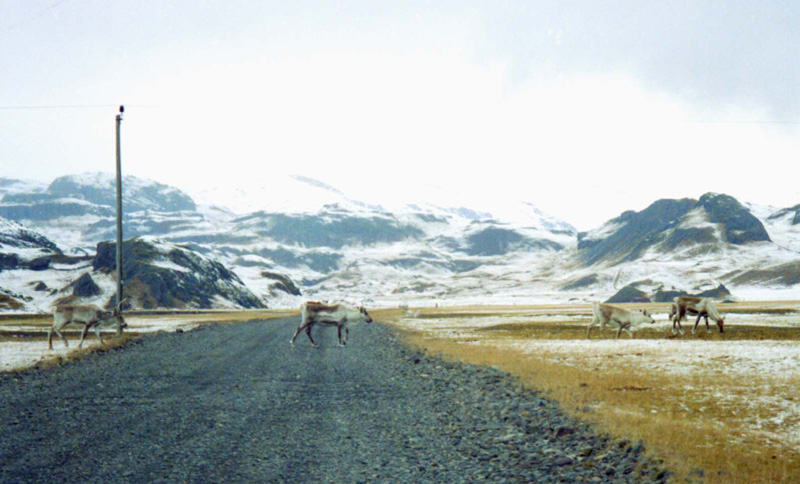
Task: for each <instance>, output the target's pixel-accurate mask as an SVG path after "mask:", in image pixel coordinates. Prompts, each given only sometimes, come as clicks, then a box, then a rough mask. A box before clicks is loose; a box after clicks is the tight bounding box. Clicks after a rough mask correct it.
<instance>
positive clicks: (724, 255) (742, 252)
mask: <svg viewBox="0 0 800 484" xmlns="http://www.w3.org/2000/svg"><path fill="white" fill-rule="evenodd" d="M792 213H793V212H792V211H791V209H786V210H777V209H774V208H772V207H756V206H752V205H743V204H741V203H739V201H737V200H736V199H734V198H733V197H731V196H729V195H722V194H714V193H707V194H705V195H703V196H702V197H700V199H699V200H692V199H681V200H658V201H656V202H654V203H653V204H651V205H650V206H649V207H647V208H646V209H644V210H643V211H641V212H633V211H629V212H625V213H623V214H621V215H620V216H619V217H617V218H614V219H612V220H610V221H608V222H606V223H605V224H604V225H602V226H601V227H599V228H597V229H595V230H593V231H590V232H586V233H580V234H578V245H577V251H576V254H575V259H576V260H578V261H579V262H580V263H581V264H582V265H583V266H584V268H583V269H580V270H578V271H576V273H575V275H574V276H573V280H571V281H569V283H568V284H567V285H566V286H567V287H566V288H568V289H571V290H576V289H578V288H579V287H580V286H581V285H583V286H584V289H590V290H592V291H598V292H600V293H608V292H614V291H618V290H622V289H625V288H627V289H628V290H629V291H630V290H631V289H636V291H638V292H639V293H640V294H642V295H648V296H651V297H652V296H656V297H655V298H656V299H659V297H658V295H659V294H660V293H668V294H672V293H675V292H690V293H695V294H697V293H702V292H704V291H711V290H715V289H718V288H719V285H720V284H723V283H724V286H726V287H728V288H729V290H731V291H732V292H733V294H734V296H736V295H737V294H739V295H740V297H748V296H750V297H765V296H764V294H765V293H766V292H767V290H769V291H771V292H772V293H773V296H774V297H780V295H781V294H784V295H786V294H789V295H791V294H794V293H796V292H797V288H795V287H793V286H795V285H796V284H797V282H796V281H794V282H793V280H792V278H785V277H784V278H781V277H780V275H781V274H784V275H785V274H786V273H787V272H791V268H792V267H794V266H795V265H796V264H798V262H800V251H799V250H798V249H800V246H798V235H800V231H798V228H800V227H796V226H795V225H792V222H793V221H794V219H793V215H792ZM787 264H788V265H787ZM754 270H755V271H757V272H753V271H754ZM770 274H771V275H773V276H774V277H772V276H770ZM731 287H733V288H735V290H733V289H730V288H731ZM790 297H796V296H790Z"/></svg>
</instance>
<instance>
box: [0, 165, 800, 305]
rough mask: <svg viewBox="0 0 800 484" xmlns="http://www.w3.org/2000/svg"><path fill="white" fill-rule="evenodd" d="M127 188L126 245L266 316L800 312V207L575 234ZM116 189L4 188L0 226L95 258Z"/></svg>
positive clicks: (413, 205)
mask: <svg viewBox="0 0 800 484" xmlns="http://www.w3.org/2000/svg"><path fill="white" fill-rule="evenodd" d="M123 187H124V193H125V196H124V205H125V207H124V214H125V218H124V230H125V238H126V239H128V238H132V237H141V236H144V239H143V240H155V239H153V237H156V238H157V240H160V241H161V242H159V243H163V244H172V245H173V246H175V247H176V248H179V249H180V250H186V251H190V252H191V253H195V254H198V255H200V256H202V257H205V258H207V259H208V260H209V261H215V262H218V263H220V264H222V266H223V267H224V268H226V269H230V270H231V271H232V274H234V275H235V276H236V277H237V278H239V279H240V280H241V282H242V283H243V284H244V285H246V286H247V288H249V290H250V291H252V292H253V293H254V294H255V295H256V296H257V297H258V298H259V299H260V300H261V301H262V302H264V303H265V304H267V305H269V306H295V305H296V304H297V303H298V302H299V301H300V300H301V299H304V298H314V299H345V300H365V301H373V302H374V303H377V304H390V305H394V304H398V303H410V304H415V303H426V304H427V303H432V302H434V301H435V302H437V303H442V304H445V303H469V302H482V303H489V302H494V303H516V302H519V303H532V302H545V301H566V300H569V299H578V300H597V299H601V300H605V299H607V298H608V297H610V296H611V295H613V294H615V293H617V292H618V291H620V290H621V289H623V288H625V287H628V286H630V287H632V288H634V289H636V291H638V292H637V294H645V295H648V296H652V295H654V294H659V295H660V296H663V295H664V294H671V293H672V292H676V291H677V292H681V291H682V292H690V293H699V292H703V291H710V290H716V289H718V288H719V286H720V284H724V287H726V288H727V289H729V290H730V291H731V293H732V296H731V297H739V298H750V297H753V296H758V297H761V298H763V297H767V296H768V297H769V298H774V297H784V296H787V295H788V296H790V297H795V298H796V297H797V296H800V282H798V281H796V277H794V275H795V274H796V273H797V271H796V270H795V269H796V268H797V265H798V261H800V215H799V214H800V206H797V207H793V208H786V209H776V208H772V207H763V206H755V205H749V204H742V203H740V202H739V201H737V200H735V199H734V198H732V197H730V196H728V195H722V194H706V195H704V196H702V197H701V198H700V199H699V200H692V199H683V200H658V201H656V202H654V203H653V204H652V205H651V206H650V207H648V208H646V209H645V210H643V211H641V212H633V211H629V212H625V213H623V214H621V215H620V216H619V217H616V218H614V219H612V220H610V221H609V222H607V223H606V224H604V225H603V226H601V227H598V228H597V229H595V230H592V231H589V232H585V233H581V234H578V233H577V231H576V230H575V229H574V227H572V226H571V225H569V224H568V223H566V222H564V221H561V220H558V219H556V218H554V217H551V216H549V215H547V214H545V213H543V212H541V211H540V210H538V209H537V208H536V207H535V206H534V205H532V204H530V203H528V202H517V201H513V200H490V201H486V202H484V203H482V204H481V205H478V206H475V205H471V204H470V200H469V197H466V196H463V195H460V194H454V193H448V192H446V191H444V190H440V189H437V188H436V187H431V190H430V192H426V193H420V194H416V195H414V196H413V197H411V198H414V197H416V198H418V199H417V200H408V201H402V202H397V201H395V202H393V203H385V204H381V203H378V201H375V200H362V199H359V197H357V196H351V195H349V194H346V193H345V192H344V191H342V190H340V189H338V188H336V187H333V186H331V185H329V184H326V183H324V182H321V181H318V180H314V179H311V178H307V177H302V176H295V177H284V178H275V179H271V180H264V181H263V183H262V182H259V183H258V184H257V185H255V186H254V187H253V188H248V189H244V188H243V189H240V190H208V191H205V192H202V193H199V194H194V195H193V196H190V195H188V194H186V193H184V192H182V191H181V190H179V189H177V188H174V187H169V186H166V185H163V184H160V183H157V182H153V181H148V180H141V179H138V178H135V177H126V178H125V179H124V181H123ZM113 188H114V186H113V179H112V178H111V177H110V176H109V175H102V174H83V175H76V176H68V177H61V178H59V179H57V180H55V181H54V182H53V183H51V184H50V185H49V186H43V185H36V184H32V183H29V182H17V181H14V180H7V179H6V180H2V183H1V184H0V190H5V192H0V193H5V195H4V197H3V199H2V200H0V217H5V218H7V219H12V220H15V221H16V222H18V223H19V224H21V225H22V226H24V227H27V228H30V229H33V230H35V231H36V232H38V233H40V234H42V235H43V236H44V237H46V238H47V239H48V240H52V241H54V242H55V243H57V244H58V248H60V249H58V250H61V251H63V252H64V254H66V256H69V257H80V256H94V255H95V253H96V252H97V251H98V249H97V247H98V245H97V244H98V243H101V242H104V241H109V240H112V239H113V238H114V236H115V235H114V215H113V201H114V190H113ZM3 252H4V249H0V253H3ZM170 267H172V266H170ZM172 269H174V270H176V271H178V270H179V269H177V268H175V267H172ZM183 270H184V272H185V271H187V269H185V268H184V269H183ZM2 284H10V282H9V281H8V280H5V281H4V280H3V279H2V278H0V286H2ZM26 291H27V292H26V294H28V296H29V297H35V295H31V291H30V290H27V289H26ZM664 297H665V296H664ZM157 299H158V298H155V299H154V300H157ZM142 300H144V299H142ZM149 304H156V305H169V304H171V303H169V302H168V301H167V300H166V299H164V300H160V301H158V302H157V303H152V301H151V303H149ZM181 304H189V305H193V304H194V305H197V304H198V302H197V301H195V302H188V303H185V302H184V303H181Z"/></svg>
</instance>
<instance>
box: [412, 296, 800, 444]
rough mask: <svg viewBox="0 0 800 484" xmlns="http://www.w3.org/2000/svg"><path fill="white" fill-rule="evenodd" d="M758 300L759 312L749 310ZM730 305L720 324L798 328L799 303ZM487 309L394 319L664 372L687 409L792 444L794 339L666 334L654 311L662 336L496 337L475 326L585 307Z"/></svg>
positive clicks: (529, 351)
mask: <svg viewBox="0 0 800 484" xmlns="http://www.w3.org/2000/svg"><path fill="white" fill-rule="evenodd" d="M758 307H761V308H762V309H761V311H762V312H753V311H758V309H757V308H758ZM738 310H739V311H740V312H738V313H734V312H731V314H730V315H729V319H728V321H727V324H726V328H728V331H731V330H735V326H736V325H737V324H739V325H747V326H750V327H752V326H758V327H764V328H770V327H774V328H778V327H780V328H797V331H800V303H797V302H789V303H787V302H784V303H769V302H768V303H763V305H762V306H758V305H757V304H755V303H748V304H746V305H741V306H739V309H738ZM490 311H492V313H491V314H486V315H484V314H481V312H480V311H473V310H470V311H463V312H461V313H459V312H458V311H453V313H451V314H446V313H445V312H444V311H440V312H441V313H442V317H439V318H437V317H435V313H433V312H429V313H428V314H425V317H424V318H411V317H410V316H406V317H405V318H401V319H400V321H399V322H398V325H399V326H402V327H407V328H411V329H415V330H423V331H425V332H426V333H427V334H429V335H433V336H436V337H440V338H456V339H459V340H463V341H465V343H466V344H475V345H482V346H491V347H493V348H496V349H499V350H500V351H503V352H509V353H517V354H522V355H526V356H528V357H531V358H536V359H543V360H547V361H550V362H553V363H556V364H559V365H568V366H573V367H576V368H581V369H592V370H596V371H599V372H601V373H606V372H614V371H617V370H619V368H625V369H626V371H627V372H629V373H630V374H631V375H646V374H651V375H655V376H656V377H658V378H659V379H661V378H664V380H659V381H667V382H671V383H669V384H671V385H674V387H675V388H674V391H675V393H676V394H680V395H682V396H681V397H680V403H679V404H681V405H682V406H683V407H684V408H685V409H686V411H687V412H689V411H690V410H689V406H691V405H695V406H696V405H698V404H700V405H703V404H704V403H706V404H709V405H711V404H712V403H713V405H714V406H715V407H719V408H724V409H729V410H730V414H731V415H733V417H730V418H731V419H733V420H730V421H735V422H736V424H737V425H740V426H741V427H742V428H744V429H748V430H749V431H750V432H753V433H755V434H758V435H760V436H762V437H764V438H766V439H768V440H770V441H773V442H782V443H783V444H785V445H787V446H790V447H792V448H796V447H797V446H798V445H800V393H799V392H800V390H798V383H800V341H777V340H756V339H753V340H736V341H718V340H714V341H710V340H699V339H696V338H695V337H693V336H692V335H691V334H690V333H689V331H687V332H686V335H684V336H683V337H678V338H674V339H671V338H668V336H669V335H670V334H671V324H670V323H669V322H668V321H667V318H666V315H665V314H656V315H655V316H656V320H657V323H656V324H655V325H652V326H647V327H646V328H644V329H641V331H648V332H656V333H662V334H663V338H656V339H628V338H627V337H624V336H623V338H621V339H619V340H614V339H608V338H610V337H609V336H608V334H607V336H606V339H601V338H600V337H599V336H598V335H596V336H595V339H592V340H587V339H583V338H581V339H521V338H509V337H507V336H503V337H496V336H498V332H491V331H490V332H487V331H482V330H483V329H486V328H488V327H491V326H494V325H497V324H508V323H525V324H530V325H537V324H551V325H552V324H558V323H559V322H562V321H569V322H570V323H573V324H574V323H579V324H583V323H585V324H587V325H588V323H589V322H590V321H591V317H590V316H589V314H588V312H587V309H586V307H583V308H581V307H580V306H571V307H570V306H565V307H564V309H562V310H559V308H558V306H549V307H543V308H540V309H536V308H526V309H518V310H510V311H508V312H507V313H505V314H498V312H499V311H498V310H496V309H495V310H490ZM559 313H560V314H559ZM701 331H702V330H701ZM714 331H716V329H714ZM693 338H695V339H693ZM697 382H704V383H702V384H698V383H697ZM684 404H685V405H684ZM700 408H701V409H702V408H703V407H702V406H701V407H700ZM656 411H659V410H653V412H656ZM704 418H706V417H704ZM707 418H709V419H711V420H714V419H715V418H716V417H715V416H713V415H709V416H707ZM730 421H729V422H730ZM719 425H722V423H719ZM732 438H734V439H735V438H738V437H732Z"/></svg>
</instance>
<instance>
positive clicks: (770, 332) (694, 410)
mask: <svg viewBox="0 0 800 484" xmlns="http://www.w3.org/2000/svg"><path fill="white" fill-rule="evenodd" d="M622 306H624V307H628V308H635V309H640V308H641V309H648V310H649V311H650V312H652V313H654V316H655V319H656V321H657V323H656V324H654V325H649V326H647V327H642V328H640V329H639V330H638V331H636V332H635V333H634V334H635V339H629V338H628V336H627V335H625V334H624V333H623V335H622V336H620V339H618V340H615V339H613V338H614V334H615V331H614V330H609V329H607V330H606V333H605V335H604V336H601V333H600V331H598V330H597V328H595V331H594V332H593V333H592V339H591V340H587V339H586V328H587V327H588V325H589V323H590V321H591V320H592V310H591V306H590V305H553V306H531V307H462V308H440V309H425V308H422V309H421V310H420V311H419V312H418V313H417V312H416V311H386V312H384V313H378V314H376V315H375V316H377V317H376V319H378V320H380V321H386V322H389V323H390V324H393V325H394V326H396V327H397V328H399V329H401V330H402V331H403V332H404V333H405V335H406V338H407V340H408V341H409V343H410V344H412V345H415V346H417V347H419V348H421V349H423V350H424V351H426V352H427V353H430V354H436V355H441V356H443V357H445V358H448V359H452V360H458V361H464V362H470V363H476V364H485V365H491V366H494V367H498V368H501V369H503V370H505V371H508V372H509V373H511V374H512V375H514V376H516V377H518V378H520V379H521V380H522V382H523V383H525V384H527V385H530V386H532V387H534V388H537V389H539V390H541V391H543V392H544V393H546V394H547V395H548V396H549V397H551V398H553V399H555V400H558V401H559V402H560V403H561V405H562V406H563V408H564V409H565V410H567V411H569V412H571V413H572V414H573V415H575V416H577V417H578V418H580V419H583V420H585V421H590V422H592V423H594V424H595V425H597V426H598V428H600V429H601V430H603V431H606V432H608V433H610V434H612V435H614V436H617V437H621V438H625V439H630V440H632V441H638V440H639V439H642V440H643V441H644V442H645V443H646V446H647V448H648V449H649V451H650V452H652V453H653V454H655V455H657V456H658V457H660V458H663V459H665V460H666V461H667V462H668V463H669V465H670V466H671V467H672V468H673V469H674V471H675V472H676V479H675V481H676V482H680V481H683V480H688V481H690V482H726V483H728V482H748V483H751V482H800V452H799V451H798V449H800V303H797V302H769V303H740V304H725V305H720V310H721V311H722V312H723V313H725V314H726V325H725V333H724V334H719V332H718V329H717V328H716V325H714V323H713V321H712V322H711V325H712V332H711V333H707V332H706V329H705V324H704V323H703V322H701V323H700V326H699V327H698V332H697V334H695V335H693V334H691V328H692V326H693V325H694V320H695V318H691V319H690V320H689V322H688V324H687V322H684V324H683V327H684V331H685V334H684V335H682V336H681V335H673V334H672V331H671V324H670V323H668V322H667V314H668V312H669V307H668V305H666V304H661V305H659V304H647V305H622Z"/></svg>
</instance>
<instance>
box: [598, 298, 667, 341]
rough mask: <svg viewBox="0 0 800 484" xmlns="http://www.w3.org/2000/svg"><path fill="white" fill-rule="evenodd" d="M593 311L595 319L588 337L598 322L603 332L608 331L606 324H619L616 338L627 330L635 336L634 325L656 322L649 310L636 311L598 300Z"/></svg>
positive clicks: (629, 334)
mask: <svg viewBox="0 0 800 484" xmlns="http://www.w3.org/2000/svg"><path fill="white" fill-rule="evenodd" d="M592 313H593V314H594V319H592V322H591V324H589V328H588V329H587V330H586V338H589V337H590V336H591V333H592V328H593V327H595V326H596V325H598V324H599V325H600V331H601V333H603V334H605V332H606V324H611V325H613V326H617V336H616V338H619V335H620V333H621V332H622V331H625V332H626V333H628V336H630V337H631V338H633V333H631V329H632V328H633V327H636V326H639V325H642V324H644V323H650V324H653V323H655V322H656V321H655V320H654V319H653V317H652V316H651V315H650V314H649V313H648V312H647V311H644V310H638V311H634V310H629V309H624V308H620V307H617V306H611V305H609V304H601V303H598V302H595V303H593V304H592Z"/></svg>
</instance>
